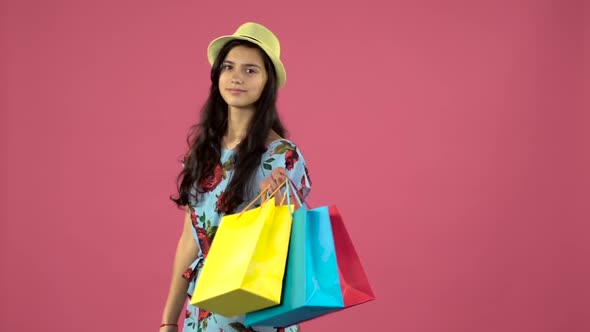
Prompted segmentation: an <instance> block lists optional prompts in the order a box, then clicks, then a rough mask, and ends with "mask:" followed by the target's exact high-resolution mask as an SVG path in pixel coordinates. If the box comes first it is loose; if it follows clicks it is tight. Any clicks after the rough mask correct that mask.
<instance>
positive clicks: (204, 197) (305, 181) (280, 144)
mask: <svg viewBox="0 0 590 332" xmlns="http://www.w3.org/2000/svg"><path fill="white" fill-rule="evenodd" d="M233 154H234V152H233V151H231V150H222V154H221V160H220V162H219V164H218V165H217V166H216V167H215V169H214V171H213V173H212V174H211V175H209V176H207V177H205V178H203V179H201V180H200V181H198V185H199V187H200V189H201V190H200V191H201V192H202V193H199V194H197V191H196V189H193V192H191V195H189V200H190V204H189V210H190V216H191V223H192V226H193V237H194V238H195V241H196V242H197V245H198V247H199V249H200V253H199V257H198V258H197V260H196V261H195V262H193V264H192V265H191V266H190V267H188V268H187V270H186V271H185V272H184V273H183V275H182V276H183V278H185V279H187V280H189V281H190V284H189V289H188V294H187V296H188V298H189V299H190V297H191V296H192V293H193V292H194V289H195V285H196V280H197V279H198V275H199V272H200V268H201V267H202V265H203V264H204V261H205V259H206V258H207V254H208V252H209V248H210V247H211V244H212V243H213V240H214V237H215V233H216V231H217V227H218V226H219V222H220V221H221V218H222V217H223V213H221V212H220V211H219V210H220V206H221V205H222V202H223V199H224V193H225V189H226V187H227V185H228V184H229V181H230V180H231V176H232V173H233ZM277 167H284V168H285V170H286V172H287V175H288V176H289V178H291V180H292V181H293V182H294V184H295V185H296V187H297V188H296V190H297V193H298V194H299V195H300V197H302V198H305V197H307V195H308V194H309V192H310V190H311V181H310V179H309V171H308V169H307V165H306V163H305V159H304V158H303V155H302V154H301V151H300V150H299V149H298V148H297V146H296V145H295V144H294V143H293V142H291V141H289V140H286V139H280V140H276V141H273V142H272V143H271V144H269V145H268V147H267V150H266V152H265V153H264V154H263V156H262V158H261V163H260V167H259V168H258V169H257V171H256V174H255V177H254V179H253V182H252V186H251V191H250V192H249V193H248V197H247V199H246V200H245V202H244V203H242V204H241V205H240V206H238V208H237V209H236V211H241V210H242V209H244V207H246V205H247V204H248V203H249V202H250V201H251V200H252V199H254V198H255V197H256V196H257V195H258V194H259V193H260V190H259V183H260V182H261V181H262V180H264V179H265V178H267V177H268V175H269V174H270V173H271V172H272V170H273V169H275V168H277ZM283 191H284V190H283ZM244 318H245V316H244V315H240V316H235V317H223V316H221V315H218V314H214V313H211V312H209V311H206V310H203V309H200V308H197V307H195V306H193V305H191V304H190V301H189V302H188V304H187V308H186V314H185V320H184V327H183V331H184V332H235V331H238V332H297V331H299V326H297V325H296V326H291V327H288V328H274V327H270V326H245V325H244Z"/></svg>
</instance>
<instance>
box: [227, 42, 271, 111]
mask: <svg viewBox="0 0 590 332" xmlns="http://www.w3.org/2000/svg"><path fill="white" fill-rule="evenodd" d="M267 79H268V76H267V72H266V69H264V61H263V60H262V55H261V54H260V51H259V50H258V49H255V48H250V47H245V46H236V47H234V48H232V49H231V50H230V51H229V53H228V54H227V56H226V57H225V60H224V61H223V63H222V64H221V74H220V76H219V91H220V93H221V96H222V97H223V99H224V100H225V102H226V103H227V104H228V105H229V106H231V107H235V108H252V107H253V105H254V103H256V101H257V100H258V99H259V98H260V95H261V94H262V91H263V90H264V85H265V84H266V80H267Z"/></svg>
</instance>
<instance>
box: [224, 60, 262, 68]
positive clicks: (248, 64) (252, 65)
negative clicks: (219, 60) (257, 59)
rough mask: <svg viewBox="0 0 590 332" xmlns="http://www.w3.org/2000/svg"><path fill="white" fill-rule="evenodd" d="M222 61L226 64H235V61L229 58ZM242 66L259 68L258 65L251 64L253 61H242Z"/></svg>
mask: <svg viewBox="0 0 590 332" xmlns="http://www.w3.org/2000/svg"><path fill="white" fill-rule="evenodd" d="M223 63H227V64H230V65H235V63H234V62H233V61H229V60H225V61H223ZM243 66H246V67H256V68H261V67H260V66H259V65H256V64H253V63H244V64H243Z"/></svg>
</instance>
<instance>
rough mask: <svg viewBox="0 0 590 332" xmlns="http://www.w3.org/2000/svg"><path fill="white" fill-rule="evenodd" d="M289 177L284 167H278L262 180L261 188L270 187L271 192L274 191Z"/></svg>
mask: <svg viewBox="0 0 590 332" xmlns="http://www.w3.org/2000/svg"><path fill="white" fill-rule="evenodd" d="M286 179H287V172H286V171H285V168H284V167H277V168H275V169H273V170H272V172H271V173H270V175H269V176H268V177H267V178H266V179H264V180H262V182H260V190H261V191H262V190H264V189H265V188H266V187H270V188H269V193H271V194H272V193H273V192H274V191H275V190H276V189H277V188H278V187H280V186H281V185H282V184H283V182H285V180H286Z"/></svg>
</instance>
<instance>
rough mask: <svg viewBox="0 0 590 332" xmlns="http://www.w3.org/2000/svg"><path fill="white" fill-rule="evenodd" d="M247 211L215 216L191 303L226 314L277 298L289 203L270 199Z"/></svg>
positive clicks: (288, 225)
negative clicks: (212, 235)
mask: <svg viewBox="0 0 590 332" xmlns="http://www.w3.org/2000/svg"><path fill="white" fill-rule="evenodd" d="M283 185H284V184H283ZM281 187H282V186H281ZM279 188H280V187H279ZM277 190H279V189H277ZM277 190H275V192H276V191H277ZM266 193H267V191H266V190H264V191H263V192H262V193H261V194H260V195H259V196H258V197H257V198H256V199H254V200H253V201H252V202H251V203H250V205H249V206H251V205H252V204H253V203H254V202H255V201H257V200H258V198H260V197H261V196H262V195H263V194H266ZM273 195H274V193H273ZM271 196H272V195H271ZM283 201H284V200H283ZM281 204H282V203H281ZM290 208H291V211H293V206H291V207H290ZM247 209H248V207H246V208H245V209H244V211H242V212H241V213H236V214H231V215H227V216H224V217H223V218H222V219H221V222H220V224H219V228H218V229H217V233H216V234H215V240H214V241H213V243H212V244H211V248H210V249H209V253H208V254H207V258H206V260H205V264H204V265H203V268H202V270H201V273H200V275H199V277H198V279H197V284H196V286H195V291H194V293H193V296H192V298H191V304H193V305H195V306H198V307H200V308H203V309H205V310H208V311H211V312H214V313H217V314H220V315H222V316H225V317H231V316H235V315H241V314H245V313H248V312H252V311H256V310H261V309H265V308H268V307H271V306H275V305H277V304H279V303H280V302H281V294H282V288H283V277H284V273H285V266H286V262H287V254H288V251H289V238H290V234H291V222H292V217H291V213H290V212H289V206H287V205H278V206H276V204H275V197H271V198H270V199H268V200H266V201H265V202H263V203H262V205H261V206H260V207H257V208H254V209H251V210H247Z"/></svg>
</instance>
